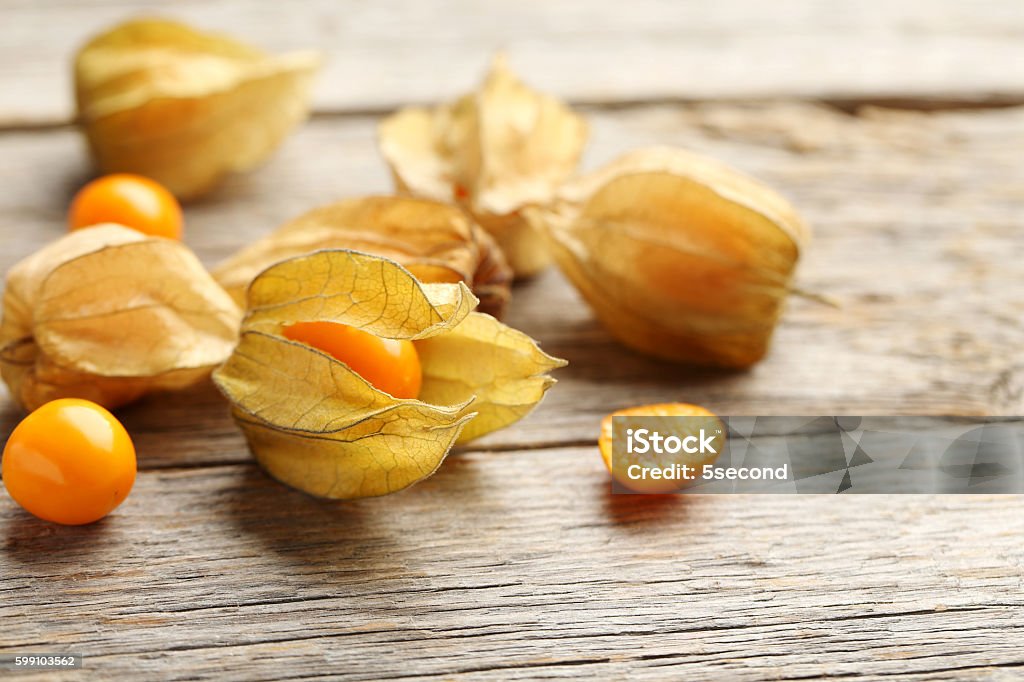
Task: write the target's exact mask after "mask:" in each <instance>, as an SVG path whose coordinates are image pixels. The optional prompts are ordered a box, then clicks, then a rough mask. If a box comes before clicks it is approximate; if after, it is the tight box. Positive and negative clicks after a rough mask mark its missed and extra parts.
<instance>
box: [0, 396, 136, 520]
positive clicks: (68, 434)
mask: <svg viewBox="0 0 1024 682" xmlns="http://www.w3.org/2000/svg"><path fill="white" fill-rule="evenodd" d="M3 480H4V486H6V488H7V492H8V493H10V495H11V497H13V498H14V501H15V502H17V503H18V504H19V505H21V506H22V507H24V508H25V510H26V511H28V512H30V513H31V514H34V515H35V516H38V517H39V518H41V519H45V520H46V521H54V522H56V523H63V524H68V525H80V524H85V523H92V522H93V521H98V520H99V519H102V518H103V517H104V516H106V515H107V514H109V513H110V512H112V511H113V510H114V509H115V508H116V507H117V506H118V505H119V504H121V502H123V501H124V499H125V498H126V497H127V496H128V492H129V491H130V490H131V489H132V485H133V484H134V483H135V447H134V446H133V445H132V440H131V438H130V437H129V436H128V432H127V431H125V430H124V427H123V426H121V422H119V421H117V419H116V418H115V417H114V415H112V414H110V412H107V410H105V409H103V408H102V407H100V406H99V405H97V404H96V403H93V402H89V401H88V400H78V399H75V398H62V399H60V400H54V401H51V402H48V403H46V404H45V405H43V406H41V407H40V408H38V409H37V410H35V411H34V412H33V413H32V414H30V415H29V416H27V417H25V419H23V420H22V421H21V423H20V424H18V426H17V427H15V429H14V431H13V432H12V433H11V437H10V438H8V439H7V445H6V446H4V459H3Z"/></svg>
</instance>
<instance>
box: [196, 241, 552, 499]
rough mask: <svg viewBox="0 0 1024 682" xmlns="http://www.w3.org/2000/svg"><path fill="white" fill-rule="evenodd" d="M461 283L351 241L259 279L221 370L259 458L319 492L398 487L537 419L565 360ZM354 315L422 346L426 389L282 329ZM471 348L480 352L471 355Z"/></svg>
mask: <svg viewBox="0 0 1024 682" xmlns="http://www.w3.org/2000/svg"><path fill="white" fill-rule="evenodd" d="M476 302H477V301H476V298H475V297H474V296H473V294H472V293H471V292H470V290H469V288H468V287H467V286H466V284H465V283H463V282H456V283H430V284H423V283H421V282H419V281H418V280H417V279H416V278H415V277H413V275H412V274H411V273H410V272H409V271H408V270H406V269H405V268H403V267H402V266H401V265H399V264H398V263H395V262H394V261H391V260H388V259H386V258H382V257H379V256H372V255H369V254H365V253H359V252H355V251H348V250H324V251H318V252H315V253H312V254H306V255H303V256H299V257H295V258H291V259H289V260H286V261H283V262H280V263H278V264H276V265H273V266H271V267H269V268H268V269H266V270H264V271H263V272H262V273H260V274H259V275H257V276H256V277H255V279H253V281H252V283H251V284H250V286H249V288H248V292H247V313H246V316H245V319H244V321H243V323H242V337H241V341H240V343H239V345H238V348H237V349H236V351H235V352H234V353H233V354H232V355H231V357H230V358H229V359H228V361H227V362H226V363H225V364H224V365H223V366H222V367H220V368H218V369H217V371H216V372H215V373H214V381H215V382H216V383H217V385H218V386H219V387H220V389H221V391H222V392H223V393H224V395H225V396H227V398H228V399H229V400H230V401H231V403H232V405H233V410H234V415H235V419H236V421H237V423H238V425H239V427H240V428H241V429H242V431H243V433H244V434H245V436H246V439H247V441H248V443H249V447H250V449H251V450H252V452H253V454H254V455H255V457H256V459H257V460H258V461H259V462H260V464H261V465H262V466H263V467H264V468H265V469H266V470H267V471H268V472H269V473H270V474H271V475H272V476H274V477H275V478H277V479H278V480H280V481H282V482H283V483H286V484H287V485H290V486H292V487H295V488H298V489H300V490H303V491H305V492H307V493H309V494H312V495H316V496H320V497H329V498H340V499H350V498H359V497H372V496H378V495H386V494H388V493H393V492H396V491H398V490H402V489H404V488H406V487H408V486H410V485H412V484H413V483H416V482H417V481H420V480H422V479H424V478H426V477H427V476H429V475H431V474H432V473H433V472H434V471H435V470H436V469H437V467H438V466H440V464H441V462H442V461H443V460H444V458H445V456H446V455H447V453H448V451H449V450H450V449H451V447H452V446H453V445H454V444H455V443H456V442H463V441H465V440H467V439H468V438H471V437H476V436H479V435H483V434H484V433H487V432H490V431H492V430H494V429H496V428H501V427H502V426H505V425H507V424H509V423H512V422H513V421H515V420H516V419H519V418H520V417H522V416H523V415H525V414H526V413H527V412H528V411H529V410H530V409H532V407H534V406H535V405H536V404H537V403H538V402H539V401H540V399H541V397H542V396H543V393H544V391H545V390H546V389H547V388H548V387H549V386H550V385H551V384H552V383H553V380H552V379H550V378H549V377H547V376H545V375H546V372H547V371H548V370H550V369H552V368H554V367H558V366H561V365H563V364H564V362H563V361H561V360H557V359H555V358H551V357H550V356H548V355H546V354H544V353H543V352H541V351H540V349H539V348H537V346H536V344H535V343H534V342H533V340H532V339H530V338H529V337H527V336H526V335H524V334H522V333H520V332H517V331H515V330H512V329H510V328H508V327H506V326H504V325H502V324H501V323H500V322H498V321H497V320H495V319H494V318H492V317H490V316H489V315H485V314H483V313H478V312H474V311H473V308H474V306H475V305H476ZM315 321H329V322H337V323H341V324H346V325H350V326H353V327H356V328H359V329H362V330H364V331H367V332H370V333H372V334H376V335H378V336H380V337H383V338H392V339H410V340H413V341H414V342H415V343H416V346H417V349H418V350H419V352H420V359H421V363H422V365H423V388H422V391H421V394H420V398H421V399H415V400H414V399H397V398H394V397H393V396H391V395H390V394H388V393H385V392H384V391H381V390H379V389H377V388H375V387H374V386H373V385H371V384H370V383H369V382H367V381H366V380H365V379H363V378H362V377H361V376H360V375H359V374H357V373H356V372H354V371H352V370H351V369H350V368H349V367H348V366H347V365H346V364H345V363H343V362H341V361H339V360H337V359H335V358H334V357H332V356H330V355H328V354H326V353H323V352H321V351H319V350H317V349H316V348H313V347H311V346H307V345H304V344H302V343H298V342H295V341H291V340H289V339H287V338H285V337H284V336H283V335H282V332H283V329H284V328H285V327H287V326H289V325H292V324H296V323H299V322H315ZM465 351H473V352H471V353H469V352H465Z"/></svg>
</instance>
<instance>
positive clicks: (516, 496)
mask: <svg viewBox="0 0 1024 682" xmlns="http://www.w3.org/2000/svg"><path fill="white" fill-rule="evenodd" d="M147 9H148V10H150V11H154V10H159V11H163V12H171V13H172V14H173V16H175V17H178V18H182V19H185V20H190V21H193V22H195V23H197V24H199V25H200V26H203V27H206V28H211V29H220V30H225V31H229V32H232V33H234V34H236V35H238V36H240V37H245V38H248V39H250V40H252V41H254V42H256V43H258V44H262V45H264V46H266V47H268V48H272V49H288V48H304V47H315V48H320V49H322V50H324V51H325V52H326V53H327V54H328V57H329V61H328V65H327V67H326V69H325V71H324V72H323V74H322V77H321V79H320V81H319V83H318V86H317V91H316V113H315V115H314V116H313V119H312V120H311V122H310V123H309V124H308V125H306V126H305V127H304V128H303V129H302V130H301V131H299V132H298V133H297V134H296V135H295V136H294V137H292V138H291V139H290V140H289V141H288V142H287V144H286V145H285V146H284V147H283V148H282V149H281V150H280V152H279V153H278V154H277V155H276V156H275V157H274V158H273V160H272V161H271V162H270V163H268V164H267V165H266V166H265V167H263V168H261V169H260V170H259V171H257V172H255V173H253V174H251V175H248V176H245V177H239V178H234V179H232V180H231V181H230V182H228V183H227V184H226V186H224V187H223V189H222V190H221V191H220V192H218V193H217V194H216V195H214V196H211V197H209V198H208V199H205V200H203V201H201V202H199V203H196V204H193V205H190V206H188V207H187V221H188V225H187V232H188V234H187V242H188V243H189V244H190V245H191V246H192V247H193V248H195V250H196V251H197V252H198V253H199V255H200V256H201V258H202V259H203V260H204V261H205V262H207V263H210V264H212V263H214V262H216V261H218V260H219V259H221V258H223V257H224V256H226V255H227V254H229V253H230V252H232V251H233V250H234V249H235V248H237V247H238V246H240V245H241V244H243V243H245V242H246V241H248V240H251V239H253V238H254V237H256V236H258V235H261V234H263V233H265V232H267V231H269V230H270V229H272V228H273V227H275V226H276V225H278V224H279V223H281V222H282V221H284V220H286V219H288V218H290V217H293V216H294V215H297V214H298V213H300V212H303V211H304V210H306V209H308V208H310V207H312V206H315V205H318V204H322V203H326V202H329V201H332V200H335V199H338V198H343V197H348V196H354V195H358V194H363V193H370V192H383V191H387V190H388V188H389V182H388V179H387V174H386V172H385V169H384V167H383V165H382V163H381V161H380V159H379V156H378V154H377V152H376V150H375V147H374V125H375V122H376V120H377V119H378V117H379V115H381V114H382V113H384V112H386V111H388V110H390V109H391V108H392V107H394V106H395V105H397V104H400V103H403V102H407V101H432V100H437V99H440V98H443V97H449V96H451V95H453V94H455V93H457V92H459V91H460V90H463V89H466V88H467V87H469V86H470V85H471V84H472V83H473V82H474V81H475V80H476V78H477V76H478V74H479V72H480V71H481V69H482V68H483V67H484V65H485V64H486V62H487V60H488V58H489V55H490V53H491V51H492V50H493V49H495V48H499V47H501V48H505V49H506V50H507V51H508V52H509V54H510V57H511V61H512V64H513V65H514V66H515V67H516V68H517V69H518V70H519V71H520V72H522V73H523V74H524V76H525V77H526V78H527V79H528V80H529V81H530V82H531V83H533V84H535V85H537V86H538V87H541V88H544V89H547V90H550V91H553V92H556V93H558V94H560V95H562V96H564V97H567V98H569V99H570V100H571V101H573V102H574V103H577V104H579V105H581V106H582V108H583V109H584V110H585V111H586V112H587V113H588V114H589V115H590V116H591V118H592V121H593V138H592V145H591V148H590V150H589V152H588V155H587V158H586V165H587V167H593V166H595V165H597V164H599V163H601V162H603V161H605V160H608V159H610V158H612V157H613V156H615V155H617V154H618V153H620V152H622V151H624V150H626V149H629V148H632V147H636V146H639V145H642V144H647V143H661V144H677V145H683V146H686V147H688V148H691V149H695V150H698V151H701V152H706V153H708V154H712V155H714V156H716V157H718V158H721V159H723V160H725V161H728V162H730V163H732V164H734V165H735V166H737V167H739V168H741V169H744V170H746V171H748V172H750V173H752V174H754V175H757V176H759V177H761V178H763V179H764V180H766V181H768V182H769V183H771V184H773V185H775V186H777V187H778V188H779V189H781V190H782V191H783V192H784V193H786V194H787V195H788V196H789V197H790V198H791V199H792V200H793V201H794V202H795V203H796V204H797V205H798V206H799V207H800V209H801V210H802V211H803V213H804V214H805V216H806V217H807V219H808V220H809V222H810V223H811V224H812V225H813V227H814V229H815V235H816V236H815V241H814V243H813V244H812V246H811V248H810V249H809V250H808V252H807V254H806V258H805V260H804V261H803V263H802V265H801V269H800V272H799V283H800V285H801V286H802V287H803V288H805V289H810V290H813V291H817V292H822V293H825V294H827V295H828V296H830V297H832V298H834V299H836V300H837V301H838V302H840V304H841V307H840V308H838V309H833V308H829V307H825V306H821V305H818V304H815V303H812V302H806V301H800V300H796V301H793V302H792V304H791V306H790V308H789V310H788V311H787V313H786V315H785V318H784V320H783V323H782V326H781V328H780V329H779V332H778V335H777V337H776V342H775V346H774V349H773V351H772V352H771V354H770V356H769V357H768V358H767V359H766V360H765V361H764V362H763V363H762V364H761V365H759V366H757V367H755V368H754V369H752V370H750V371H749V372H741V373H721V372H711V371H700V370H694V369H690V368H682V367H680V368H670V369H667V370H666V369H665V368H664V367H663V366H662V365H660V364H658V363H656V362H654V361H652V360H649V359H646V358H644V357H642V356H639V355H636V354H633V353H631V352H629V351H626V350H624V349H622V348H621V347H619V346H617V345H616V344H615V343H614V342H612V341H611V340H610V338H609V337H608V335H607V334H606V333H605V332H604V331H603V330H602V329H601V328H600V326H599V325H597V324H596V322H595V321H594V319H593V318H592V316H591V314H590V313H589V312H588V310H587V309H586V308H585V306H584V305H583V304H582V303H581V301H580V300H579V299H578V297H577V295H576V294H575V293H574V292H573V290H572V289H571V288H570V287H569V286H568V285H567V284H566V283H565V282H564V280H563V279H562V278H561V276H560V275H559V274H558V273H557V272H554V271H552V272H548V273H546V274H545V275H543V276H542V277H540V278H539V279H537V280H535V281H533V282H530V283H528V284H526V285H523V286H521V287H518V288H517V289H516V291H515V294H514V300H513V303H512V307H511V310H510V314H509V317H508V321H509V322H510V323H511V324H513V325H515V326H518V327H520V328H522V329H523V330H525V331H526V332H528V333H530V334H531V335H533V336H534V337H535V338H537V339H539V340H540V341H541V342H542V344H543V346H544V348H545V349H546V350H548V351H549V352H551V353H553V354H555V355H558V356H561V357H565V358H568V359H569V361H570V363H571V364H570V366H569V367H568V368H566V369H565V370H561V371H559V372H558V378H559V380H560V383H559V384H558V385H557V386H556V387H555V388H554V389H553V390H552V391H551V392H550V394H549V396H548V398H547V399H546V401H545V402H544V404H543V405H542V406H541V407H540V408H539V409H538V410H537V411H536V412H535V413H534V414H533V415H531V416H530V417H529V418H528V419H526V420H525V421H523V422H521V423H520V424H518V425H516V426H514V427H512V428H510V429H508V430H506V431H503V432H501V433H498V434H495V435H493V436H491V437H488V438H487V439H485V440H484V441H481V442H480V443H478V444H474V445H473V446H472V447H471V448H468V449H463V450H461V451H457V452H456V453H455V454H453V455H452V456H451V457H450V458H449V459H448V461H447V462H446V463H445V465H444V466H443V468H442V469H441V471H440V472H439V473H438V474H437V475H436V476H434V477H433V478H431V479H429V480H428V481H426V482H424V483H422V484H420V485H418V486H416V487H414V488H412V489H410V490H408V491H406V492H404V493H402V494H399V495H395V496H391V497H388V498H384V499H378V500H370V501H363V502H355V503H332V502H323V501H317V500H313V499H310V498H307V497H305V496H303V495H301V494H299V493H296V492H293V491H290V490H288V489H286V488H284V487H282V486H280V485H278V484H276V483H274V482H272V481H271V480H269V479H268V478H267V477H266V476H264V475H263V474H262V473H261V471H260V470H259V469H258V468H257V467H256V466H255V465H254V464H253V463H252V461H251V459H250V457H249V454H248V452H247V451H246V448H245V444H244V442H243V440H242V438H241V436H240V435H239V433H238V432H237V431H236V430H235V428H234V425H233V424H232V422H231V420H230V418H229V416H228V414H227V410H226V408H225V406H224V404H223V403H222V402H221V400H220V398H219V397H218V395H217V394H216V392H215V391H214V390H213V389H212V388H209V387H204V388H201V389H198V390H196V391H194V392H192V393H189V394H186V395H178V396H173V397H166V396H161V397H156V398H151V399H149V400H147V401H144V402H142V403H140V404H137V405H134V406H131V407H128V408H126V409H123V410H121V411H120V412H119V416H121V417H122V419H123V421H124V422H125V424H126V425H127V427H128V428H129V429H130V431H131V432H132V433H133V435H134V437H135V441H136V445H137V448H138V452H139V457H140V467H141V471H140V474H139V477H138V481H137V483H136V488H135V490H134V491H133V493H132V495H131V496H130V498H129V499H128V501H127V502H126V503H125V504H124V505H123V506H122V507H121V508H120V509H119V510H118V511H117V512H116V513H115V514H114V515H113V516H111V517H109V518H108V519H106V520H105V521H103V522H101V523H98V524H96V525H93V526H89V527H83V528H62V527H56V526H52V525H49V524H46V523H42V522H40V521H37V520H35V519H33V518H32V517H30V516H28V515H26V514H25V513H23V512H22V511H20V510H19V509H18V508H16V507H15V505H14V504H13V502H11V500H10V499H9V498H7V497H6V496H3V497H2V498H0V542H2V545H0V651H74V652H81V653H84V654H86V656H87V658H86V668H85V669H84V670H82V671H81V672H80V673H62V674H60V675H56V674H55V675H53V676H52V677H53V679H58V678H59V679H74V678H76V677H81V678H82V679H105V678H122V679H124V678H143V677H148V678H153V679H195V678H204V677H212V678H239V679H240V678H257V677H260V678H278V679H284V678H289V679H291V678H314V677H330V678H340V679H396V680H397V679H424V678H433V679H453V678H457V679H469V680H506V679H532V678H545V679H548V678H560V677H580V678H594V677H598V678H613V679H621V678H631V679H647V678H669V679H675V678H683V677H685V678H687V679H711V678H727V679H739V680H748V679H749V680H754V679H783V680H794V679H808V678H818V677H855V678H858V679H882V678H885V679H890V678H898V679H908V680H909V679H963V678H985V679H991V678H997V679H998V678H1006V679H1016V678H1018V677H1019V676H1020V675H1022V674H1024V670H1022V669H1024V653H1022V648H1024V631H1022V626H1021V616H1022V611H1024V585H1022V576H1024V565H1022V559H1024V546H1022V536H1024V514H1022V512H1024V501H1022V500H1021V498H1019V497H1017V496H993V497H975V496H959V497H952V496H903V497H896V496H892V497H883V496H877V497H874V496H859V497H844V496H837V497H833V496H825V497H811V496H808V497H793V496H782V497H767V496H766V497H730V496H717V497H689V498H687V497H671V498H648V497H635V496H612V495H611V494H610V493H609V485H608V479H607V474H606V472H605V471H604V467H603V465H602V463H601V461H600V458H599V456H598V454H597V451H596V447H595V443H594V441H595V438H596V433H597V428H598V422H599V420H600V417H601V416H602V415H604V414H605V413H607V412H609V411H611V410H614V409H616V408H619V407H623V406H627V405H631V404H637V403H645V402H656V401H664V400H683V401H688V402H696V403H701V404H704V405H706V406H708V407H710V408H712V409H714V410H716V411H718V412H720V413H723V414H802V413H815V414H831V413H862V414H875V413H907V414H995V415H1009V414H1020V413H1021V412H1022V411H1024V355H1022V348H1024V322H1022V313H1024V265H1022V261H1021V254H1022V253H1024V224H1022V223H1024V161H1022V156H1024V106H1020V105H1024V12H1022V11H1021V8H1020V7H1019V5H1018V3H1014V2H978V3H960V2H954V1H953V0H927V1H925V0H910V1H908V2H901V3H894V2H889V1H864V0H862V1H853V0H842V1H836V2H827V3H826V2H813V1H811V0H794V1H793V2H784V3H762V2H756V1H753V0H729V1H720V2H716V3H685V4H684V3H674V2H655V1H654V0H634V1H633V2H628V3H621V2H599V3H593V2H582V1H579V2H544V3H542V2H525V3H524V2H495V3H478V2H473V1H471V0H444V1H442V2H435V3H426V2H416V1H415V0H406V1H405V2H391V3H362V2H328V1H327V0H323V1H320V2H310V3H300V2H293V3H270V2H266V3H261V2H256V0H228V1H227V2H219V3H216V4H213V3H199V2H182V3H175V5H174V6H173V7H171V6H169V5H167V4H166V3H158V2H152V3H130V2H100V1H99V0H89V1H84V2H72V1H71V0H61V1H58V2H50V3H45V4H44V3H33V2H27V1H24V2H22V1H13V2H12V0H5V1H4V2H0V25H2V26H3V28H2V29H0V159H2V161H0V271H6V269H7V268H8V267H10V265H12V264H13V263H14V262H16V261H17V260H18V259H20V258H22V257H24V256H26V255H27V254H29V253H31V252H33V251H34V250H35V249H37V248H38V247H39V246H41V245H42V244H44V243H46V242H48V241H49V240H52V239H54V238H56V237H58V236H59V235H61V234H62V233H63V231H64V224H63V219H64V212H65V208H66V204H67V201H68V199H69V197H70V196H71V194H72V193H73V191H74V190H75V189H76V188H77V187H78V186H80V185H81V183H82V182H83V181H84V180H85V179H86V178H87V177H88V173H89V169H88V164H87V160H86V157H85V155H84V152H83V149H82V145H81V142H80V139H79V137H78V135H77V133H76V131H75V129H74V128H73V127H72V126H71V124H70V119H71V104H70V83H69V79H68V75H69V63H70V55H71V53H72V51H73V50H74V48H75V47H76V46H77V45H78V44H79V43H80V42H81V41H82V40H83V39H84V38H85V37H86V36H88V35H89V34H91V33H92V32H94V31H95V30H97V29H99V28H102V27H104V26H105V25H108V24H110V23H113V22H115V21H118V20H120V19H123V18H125V17H127V16H130V15H132V14H135V13H137V12H138V11H145V10H147ZM20 416H21V415H20V414H19V413H18V412H17V410H16V409H15V408H14V407H13V406H12V405H10V404H9V402H7V401H6V399H5V398H4V399H3V406H2V407H0V433H2V434H4V435H6V433H7V432H8V431H9V430H10V429H11V428H12V427H13V425H14V424H15V423H16V422H17V420H18V419H19V418H20ZM33 679H36V678H33ZM40 679H42V678H40Z"/></svg>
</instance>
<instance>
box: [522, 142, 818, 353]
mask: <svg viewBox="0 0 1024 682" xmlns="http://www.w3.org/2000/svg"><path fill="white" fill-rule="evenodd" d="M530 218H531V220H533V221H534V223H535V224H536V225H538V226H543V227H544V228H545V229H546V230H547V231H548V234H549V235H550V237H551V241H552V244H553V249H554V252H555V256H556V259H557V261H558V263H559V265H560V267H561V268H562V270H563V272H565V274H566V275H567V276H568V277H569V279H570V280H571V281H572V282H573V283H574V284H575V285H576V287H577V288H578V289H579V290H580V292H581V293H582V294H583V297H584V298H585V299H586V300H587V302H588V303H589V304H590V305H591V306H592V307H593V309H594V311H595V313H596V315H597V316H598V318H599V319H600V320H601V322H602V323H603V324H604V325H605V327H606V328H607V329H608V330H609V331H610V332H611V333H612V335H613V336H615V337H616V338H617V339H618V340H620V341H621V342H622V343H624V344H625V345H627V346H630V347H632V348H635V349H637V350H639V351H642V352H644V353H647V354H650V355H653V356H655V357H659V358H664V359H667V360H673V361H681V362H688V363H696V364H710V365H719V366H725V367H748V366H750V365H752V364H754V363H756V362H757V361H759V360H760V359H761V358H762V357H764V355H765V353H766V352H767V350H768V346H769V341H770V338H771V335H772V332H773V330H774V328H775V325H776V323H777V322H778V319H779V316H780V314H781V312H782V310H783V306H784V303H785V300H786V297H787V295H788V294H789V293H790V291H791V278H792V275H793V271H794V268H795V267H796V264H797V260H798V259H799V256H800V252H801V249H802V248H803V246H804V245H805V243H806V242H807V239H808V237H809V231H808V230H807V228H806V227H805V225H804V223H803V222H802V220H801V219H800V217H799V216H798V215H797V213H796V211H795V210H794V209H793V207H792V206H791V205H790V204H789V203H788V202H787V201H786V200H785V199H783V198H782V197H781V196H779V195H778V194H776V193H775V192H774V191H773V190H771V189H769V188H768V187H766V186H764V185H762V184H761V183H759V182H758V181H756V180H753V179H752V178H749V177H747V176H745V175H742V174H741V173H739V172H737V171H735V170H733V169H731V168H729V167H727V166H725V165H723V164H720V163H718V162H716V161H713V160H710V159H706V158H704V157H701V156H698V155H695V154H691V153H689V152H685V151H683V150H679V149H671V148H663V147H659V148H652V149H643V150H638V151H635V152H631V153H629V154H626V155H625V156H623V157H621V158H619V159H617V160H616V161H614V162H612V163H611V164H609V165H608V166H606V167H605V168H603V169H601V170H598V171H597V172H595V173H593V174H591V175H588V176H585V177H583V178H580V179H578V180H577V181H575V182H573V183H570V184H567V185H565V186H564V187H563V188H562V190H561V193H560V203H559V205H558V206H557V208H555V209H554V210H548V211H536V212H533V213H531V214H530Z"/></svg>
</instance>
